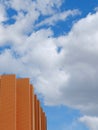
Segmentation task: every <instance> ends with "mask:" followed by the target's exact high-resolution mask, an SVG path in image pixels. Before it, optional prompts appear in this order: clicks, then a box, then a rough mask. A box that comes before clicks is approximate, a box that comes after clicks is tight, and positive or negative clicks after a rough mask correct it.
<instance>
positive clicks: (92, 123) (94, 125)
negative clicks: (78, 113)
mask: <svg viewBox="0 0 98 130" xmlns="http://www.w3.org/2000/svg"><path fill="white" fill-rule="evenodd" d="M79 120H80V121H81V122H83V123H85V124H86V125H87V126H88V128H89V129H90V130H98V117H90V116H84V117H81V118H80V119H79Z"/></svg>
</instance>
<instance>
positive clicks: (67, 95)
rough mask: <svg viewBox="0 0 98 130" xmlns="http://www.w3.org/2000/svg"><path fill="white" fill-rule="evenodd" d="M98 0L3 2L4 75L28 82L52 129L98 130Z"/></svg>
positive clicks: (0, 55)
mask: <svg viewBox="0 0 98 130" xmlns="http://www.w3.org/2000/svg"><path fill="white" fill-rule="evenodd" d="M97 59H98V0H0V74H16V75H17V77H29V78H30V82H31V83H32V84H33V85H34V87H35V93H37V95H38V97H39V99H40V101H41V104H42V107H43V108H44V111H45V112H46V115H47V127H48V130H98V101H97V99H98V60H97Z"/></svg>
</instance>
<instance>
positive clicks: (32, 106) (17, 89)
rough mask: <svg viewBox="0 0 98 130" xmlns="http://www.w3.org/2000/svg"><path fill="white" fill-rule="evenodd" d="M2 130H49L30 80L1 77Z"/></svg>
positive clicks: (11, 76) (0, 111)
mask: <svg viewBox="0 0 98 130" xmlns="http://www.w3.org/2000/svg"><path fill="white" fill-rule="evenodd" d="M0 130H47V121H46V115H45V112H44V111H43V109H42V108H41V105H40V101H39V100H38V99H37V96H36V95H35V94H34V88H33V86H32V85H31V84H30V82H29V79H28V78H23V79H21V78H18V79H17V78H16V76H15V75H2V76H0Z"/></svg>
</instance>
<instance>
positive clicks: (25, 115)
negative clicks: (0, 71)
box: [16, 79, 31, 130]
mask: <svg viewBox="0 0 98 130" xmlns="http://www.w3.org/2000/svg"><path fill="white" fill-rule="evenodd" d="M16 102H17V107H16V108H17V113H16V114H17V118H16V119H17V130H31V111H30V110H31V108H30V85H29V79H17V101H16Z"/></svg>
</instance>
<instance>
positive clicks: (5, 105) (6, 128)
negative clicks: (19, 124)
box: [0, 75, 16, 130]
mask: <svg viewBox="0 0 98 130" xmlns="http://www.w3.org/2000/svg"><path fill="white" fill-rule="evenodd" d="M0 130H16V77H15V75H3V76H1V78H0Z"/></svg>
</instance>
